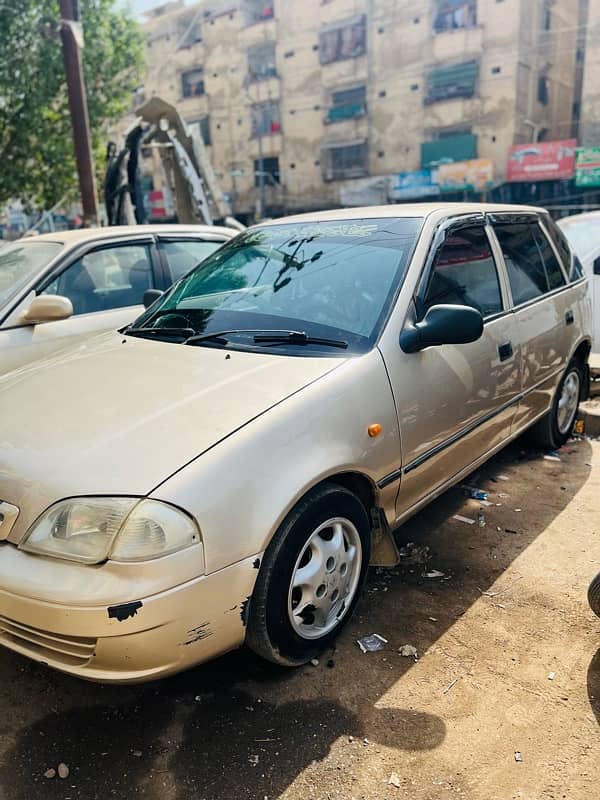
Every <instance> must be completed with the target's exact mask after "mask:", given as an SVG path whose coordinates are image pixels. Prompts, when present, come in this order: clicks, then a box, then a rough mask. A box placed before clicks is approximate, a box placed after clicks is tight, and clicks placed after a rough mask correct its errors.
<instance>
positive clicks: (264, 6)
mask: <svg viewBox="0 0 600 800" xmlns="http://www.w3.org/2000/svg"><path fill="white" fill-rule="evenodd" d="M242 9H243V12H244V15H245V18H246V25H254V23H255V22H263V21H265V20H268V19H273V17H274V16H275V6H274V3H273V0H244V3H243V5H242Z"/></svg>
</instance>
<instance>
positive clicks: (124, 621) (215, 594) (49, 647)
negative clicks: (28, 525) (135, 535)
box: [0, 556, 257, 683]
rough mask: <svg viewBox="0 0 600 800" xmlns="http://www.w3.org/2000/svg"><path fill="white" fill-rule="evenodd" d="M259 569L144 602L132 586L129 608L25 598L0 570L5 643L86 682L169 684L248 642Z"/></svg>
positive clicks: (0, 635)
mask: <svg viewBox="0 0 600 800" xmlns="http://www.w3.org/2000/svg"><path fill="white" fill-rule="evenodd" d="M29 560H30V563H31V567H32V568H33V569H35V568H36V566H37V567H38V568H39V569H44V568H47V560H46V559H40V558H38V557H29ZM255 565H256V557H255V556H253V557H251V558H248V559H244V560H243V561H240V562H238V563H236V564H233V565H231V566H229V567H226V568H225V569H222V570H219V571H218V572H214V573H212V574H211V575H207V576H201V577H198V578H195V579H193V580H189V581H186V582H185V583H182V584H181V585H179V586H176V587H174V588H172V589H168V590H166V591H161V592H158V593H156V594H150V595H148V596H145V597H139V596H137V595H136V588H135V582H134V581H132V584H131V594H130V598H129V599H128V601H127V602H123V603H116V604H114V605H111V604H105V605H102V606H99V605H87V604H85V602H84V603H78V604H73V605H70V604H65V603H62V602H61V603H60V604H59V603H54V602H50V601H49V600H48V599H43V600H42V599H33V598H30V597H27V596H26V594H27V581H26V580H23V581H22V583H21V586H20V587H19V591H18V593H17V592H16V591H15V589H14V588H13V587H11V589H10V590H9V589H7V588H3V587H6V584H7V583H8V584H9V585H10V584H11V583H13V581H10V580H8V581H3V576H2V574H1V571H0V644H2V645H4V646H5V647H8V648H10V649H11V650H15V651H16V652H18V653H22V654H23V655H26V656H28V657H29V658H32V659H34V660H35V661H39V662H41V663H44V664H47V665H48V666H51V667H53V668H55V669H58V670H61V671H62V672H67V673H70V674H71V675H77V676H78V677H81V678H85V679H88V680H93V681H102V682H115V683H135V682H141V681H147V680H152V679H154V678H159V677H163V676H165V675H168V674H170V673H173V672H178V671H180V670H183V669H186V668H188V667H191V666H193V665H195V664H199V663H201V662H203V661H206V660H208V659H210V658H213V657H215V656H218V655H220V654H222V653H224V652H226V651H227V650H231V649H233V648H235V647H238V646H239V645H241V644H242V643H243V640H244V636H245V627H244V619H243V609H244V608H245V602H244V601H246V600H247V598H248V597H249V596H250V594H251V593H252V589H253V588H254V583H255V581H256V576H257V570H256V566H255ZM140 566H141V567H143V565H140ZM73 568H74V569H75V570H79V569H81V568H82V567H80V566H78V565H74V567H73ZM83 569H86V567H83ZM83 599H85V598H83Z"/></svg>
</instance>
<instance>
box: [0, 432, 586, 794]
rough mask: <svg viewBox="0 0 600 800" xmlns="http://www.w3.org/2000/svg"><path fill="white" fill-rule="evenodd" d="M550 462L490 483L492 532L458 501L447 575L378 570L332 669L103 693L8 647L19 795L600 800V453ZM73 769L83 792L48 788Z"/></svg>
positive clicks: (244, 665) (419, 529)
mask: <svg viewBox="0 0 600 800" xmlns="http://www.w3.org/2000/svg"><path fill="white" fill-rule="evenodd" d="M532 455H533V454H528V453H525V452H522V451H520V449H519V446H516V447H513V448H511V449H510V450H509V451H506V452H505V453H503V454H501V455H500V456H499V457H497V458H496V459H494V460H493V461H492V462H491V463H490V464H489V465H487V466H486V467H485V468H484V469H483V470H482V471H481V473H480V475H479V476H477V478H476V482H477V485H478V486H480V487H482V488H484V489H487V490H489V491H490V493H491V494H490V500H492V501H493V502H494V503H501V504H502V505H501V506H495V505H494V506H493V507H490V508H486V509H485V516H486V526H485V527H483V528H481V527H478V526H477V525H472V526H469V525H467V524H465V523H461V522H459V521H456V520H453V519H452V516H453V514H455V513H460V514H463V515H465V516H470V517H475V516H476V514H477V510H478V504H477V503H476V502H474V501H468V500H464V498H463V497H462V495H461V493H460V492H459V491H458V490H453V491H451V492H449V493H447V494H446V495H445V496H444V497H443V498H441V499H440V500H438V501H437V502H436V503H434V504H433V505H431V506H430V507H429V508H428V509H427V510H426V511H424V512H423V513H421V514H420V515H419V516H418V517H416V518H414V519H413V520H412V521H411V522H410V523H409V524H408V525H407V526H405V528H404V529H403V531H402V535H401V540H402V541H403V542H407V541H414V542H417V543H418V544H420V545H423V544H426V545H428V546H429V547H430V549H431V560H430V561H429V563H428V565H427V568H428V569H431V568H434V569H438V570H440V571H442V572H443V573H444V574H445V576H446V578H447V579H441V578H438V579H424V578H422V577H421V573H422V571H423V567H421V566H404V567H402V568H400V569H397V570H394V571H393V572H392V573H389V572H388V573H379V574H378V573H377V572H375V571H374V572H373V574H372V575H371V577H370V581H369V584H368V587H367V592H366V594H365V596H364V599H363V600H362V602H361V604H360V605H359V608H358V611H357V614H356V616H355V618H354V620H353V621H352V623H351V624H350V626H349V627H348V628H347V630H346V632H345V633H344V635H343V636H342V638H341V640H340V642H339V645H338V647H337V649H336V650H335V651H332V652H331V653H330V654H328V656H327V657H326V658H324V659H322V660H321V663H320V664H319V666H318V667H313V666H307V667H305V668H302V669H299V670H295V671H281V670H279V669H277V668H274V667H271V666H269V665H264V664H262V663H260V662H258V661H257V660H255V659H254V658H253V657H252V656H251V655H249V654H248V653H245V652H238V653H234V654H231V655H229V656H227V657H225V658H222V659H220V660H218V661H217V662H214V663H212V664H209V665H206V666H204V667H201V668H198V669H196V670H193V671H190V672H188V673H186V674H184V675H180V676H176V677H174V678H172V679H169V680H165V681H163V682H159V683H155V684H150V685H144V686H138V687H103V686H97V685H93V684H86V683H83V682H80V681H77V680H74V679H71V678H67V677H64V676H62V675H59V674H56V673H52V672H50V671H48V670H47V669H45V668H43V667H41V666H38V665H36V664H33V663H31V662H29V661H27V660H26V659H23V658H21V657H19V656H17V655H14V654H12V653H9V652H7V651H0V732H1V738H0V797H2V798H6V799H7V800H38V798H40V799H41V798H43V800H52V799H53V798H61V799H62V800H82V799H83V800H95V798H98V800H107V798H108V799H110V798H119V799H120V800H121V799H122V800H129V799H130V798H135V797H138V796H139V797H144V798H148V800H188V799H190V800H191V799H192V798H193V799H194V800H202V798H206V800H246V799H252V800H264V799H265V798H268V800H274V798H280V797H281V798H286V800H307V798H315V799H318V800H331V799H332V798H344V799H345V800H350V798H355V800H359V799H360V800H366V799H367V798H368V800H371V799H372V798H374V799H375V800H379V799H380V798H381V799H382V800H383V798H401V797H410V798H412V800H426V799H427V798H436V800H445V799H446V798H455V797H463V798H468V800H491V799H493V800H504V798H506V800H513V798H514V799H515V800H516V798H522V799H523V800H559V798H567V799H568V800H595V798H597V797H598V774H597V773H598V764H599V763H600V736H599V733H600V731H599V724H600V620H598V619H596V618H595V617H594V616H593V615H592V614H591V612H590V611H589V609H588V608H587V605H586V603H585V590H586V586H587V582H588V581H589V579H590V578H591V577H592V575H593V574H594V573H595V572H596V571H597V570H598V569H600V503H599V502H598V496H599V491H600V443H596V442H588V441H581V442H578V443H576V444H573V445H567V447H566V448H564V449H563V451H562V452H561V461H560V462H552V461H547V460H543V459H542V458H540V457H539V456H538V457H535V458H532V457H531V456H532ZM592 464H593V465H594V466H592ZM498 475H505V476H506V477H508V479H509V480H506V481H503V480H499V479H498ZM506 495H508V496H506ZM516 509H522V510H521V511H517V510H516ZM372 632H377V633H380V634H381V635H383V636H384V637H386V638H387V639H389V645H388V647H387V648H386V650H384V651H382V652H379V653H372V654H368V655H363V654H362V653H361V652H360V651H359V649H358V647H357V646H356V643H355V640H356V639H357V638H358V637H359V636H362V635H365V634H368V633H372ZM404 644H412V645H414V646H415V647H416V648H417V650H418V653H419V659H418V661H416V662H415V661H414V659H412V658H403V657H402V656H400V655H399V654H398V652H397V650H398V648H399V647H400V646H401V645H404ZM551 673H555V674H554V679H553V680H550V679H549V677H548V676H549V675H550V674H551ZM445 690H446V691H445ZM515 751H519V752H520V753H521V754H522V761H520V762H517V761H516V760H515ZM59 762H64V763H66V764H68V766H69V768H70V774H69V777H68V778H67V779H65V780H60V779H59V778H54V779H51V780H48V779H46V778H45V777H44V772H45V770H46V769H48V768H49V767H56V765H57V764H58V763H59ZM393 773H395V777H393V778H392V780H393V783H398V786H394V785H393V783H392V784H390V783H389V780H390V777H391V776H392V774H393Z"/></svg>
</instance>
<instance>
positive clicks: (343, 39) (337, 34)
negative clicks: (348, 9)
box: [319, 14, 367, 64]
mask: <svg viewBox="0 0 600 800" xmlns="http://www.w3.org/2000/svg"><path fill="white" fill-rule="evenodd" d="M366 49H367V29H366V17H365V15H364V14H361V15H360V16H357V17H352V18H351V19H349V20H345V21H344V22H341V23H338V24H337V25H328V26H327V27H325V28H322V29H321V34H320V38H319V56H320V61H321V64H331V63H332V62H333V61H343V60H344V59H346V58H357V57H358V56H362V55H364V54H365V51H366Z"/></svg>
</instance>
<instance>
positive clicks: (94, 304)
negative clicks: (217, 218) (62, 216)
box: [0, 225, 238, 374]
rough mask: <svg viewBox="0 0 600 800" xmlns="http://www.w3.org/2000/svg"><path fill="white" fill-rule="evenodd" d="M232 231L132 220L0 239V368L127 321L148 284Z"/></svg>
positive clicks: (177, 274)
mask: <svg viewBox="0 0 600 800" xmlns="http://www.w3.org/2000/svg"><path fill="white" fill-rule="evenodd" d="M237 233H238V231H236V230H234V229H232V228H224V227H216V226H208V225H138V226H132V227H126V226H122V227H113V228H90V229H81V230H76V231H61V232H59V233H49V234H44V235H41V236H35V237H31V238H25V239H19V240H18V241H15V242H9V243H7V244H5V245H1V244H0V374H3V373H5V372H9V371H10V370H12V369H16V368H17V367H20V366H22V365H23V364H25V363H28V362H29V361H32V360H34V359H37V358H40V357H42V356H45V355H48V354H49V353H51V352H53V351H56V350H58V349H62V347H64V346H65V345H67V344H72V343H74V342H75V341H76V340H77V339H81V338H83V337H85V336H89V335H90V334H93V333H99V332H102V331H106V330H111V329H116V328H119V327H121V326H122V325H126V324H127V323H129V322H131V321H132V320H134V319H135V318H136V317H137V316H138V315H139V314H140V313H141V312H142V311H143V310H144V306H143V302H144V294H145V293H146V292H147V291H148V290H154V291H153V294H154V295H156V294H158V292H160V291H163V290H165V289H167V288H168V287H169V286H170V285H171V284H172V283H173V282H174V281H176V280H179V278H181V277H182V276H183V275H184V274H185V273H186V272H189V270H191V269H192V268H193V267H195V266H196V265H197V264H198V263H199V262H200V261H202V260H203V259H205V258H206V257H207V256H208V255H209V254H210V253H212V252H213V251H214V250H216V249H217V248H218V247H220V246H221V245H222V244H223V243H224V242H226V241H228V240H229V239H231V238H232V237H233V236H235V235H236V234H237ZM150 298H151V296H150V297H149V298H148V299H150ZM42 323H43V324H42Z"/></svg>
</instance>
